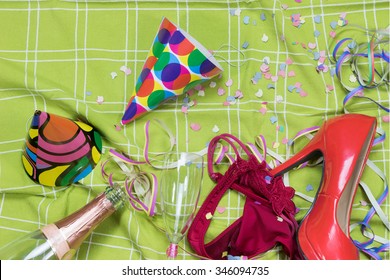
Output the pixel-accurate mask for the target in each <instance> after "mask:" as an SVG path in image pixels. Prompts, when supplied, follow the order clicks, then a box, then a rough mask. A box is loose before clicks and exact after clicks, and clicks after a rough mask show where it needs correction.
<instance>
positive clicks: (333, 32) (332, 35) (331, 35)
mask: <svg viewBox="0 0 390 280" xmlns="http://www.w3.org/2000/svg"><path fill="white" fill-rule="evenodd" d="M329 36H330V37H332V38H334V37H336V32H335V31H333V30H332V31H330V32H329Z"/></svg>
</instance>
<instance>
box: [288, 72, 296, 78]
mask: <svg viewBox="0 0 390 280" xmlns="http://www.w3.org/2000/svg"><path fill="white" fill-rule="evenodd" d="M287 76H289V77H295V71H290V72H288V74H287Z"/></svg>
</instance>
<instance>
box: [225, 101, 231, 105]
mask: <svg viewBox="0 0 390 280" xmlns="http://www.w3.org/2000/svg"><path fill="white" fill-rule="evenodd" d="M230 105H232V104H231V103H230V102H229V101H224V102H223V106H230Z"/></svg>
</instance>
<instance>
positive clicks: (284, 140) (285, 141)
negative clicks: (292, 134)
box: [282, 137, 288, 145]
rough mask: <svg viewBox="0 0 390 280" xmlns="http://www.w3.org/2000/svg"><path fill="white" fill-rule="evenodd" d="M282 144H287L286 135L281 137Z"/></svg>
mask: <svg viewBox="0 0 390 280" xmlns="http://www.w3.org/2000/svg"><path fill="white" fill-rule="evenodd" d="M282 144H284V145H285V144H288V138H286V137H284V138H283V139H282Z"/></svg>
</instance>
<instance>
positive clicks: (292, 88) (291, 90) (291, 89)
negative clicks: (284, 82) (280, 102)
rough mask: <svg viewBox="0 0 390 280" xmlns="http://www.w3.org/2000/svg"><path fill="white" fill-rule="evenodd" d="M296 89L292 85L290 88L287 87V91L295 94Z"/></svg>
mask: <svg viewBox="0 0 390 280" xmlns="http://www.w3.org/2000/svg"><path fill="white" fill-rule="evenodd" d="M294 89H295V86H293V85H290V86H288V87H287V90H288V91H289V92H293V91H294Z"/></svg>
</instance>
